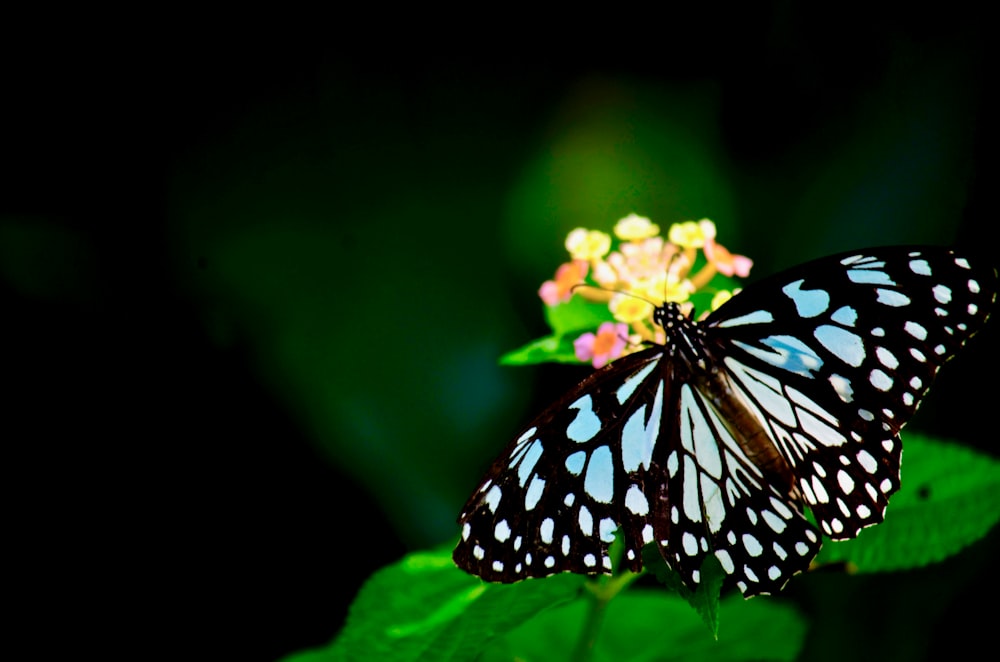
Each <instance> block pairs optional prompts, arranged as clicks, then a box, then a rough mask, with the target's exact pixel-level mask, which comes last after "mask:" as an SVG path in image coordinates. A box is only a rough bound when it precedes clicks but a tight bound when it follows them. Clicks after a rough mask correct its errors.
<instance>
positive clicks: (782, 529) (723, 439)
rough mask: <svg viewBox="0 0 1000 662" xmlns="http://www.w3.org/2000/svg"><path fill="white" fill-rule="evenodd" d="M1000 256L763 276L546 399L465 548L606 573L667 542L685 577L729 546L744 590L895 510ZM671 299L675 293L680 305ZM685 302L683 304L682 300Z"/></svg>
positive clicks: (520, 575) (485, 562) (538, 572)
mask: <svg viewBox="0 0 1000 662" xmlns="http://www.w3.org/2000/svg"><path fill="white" fill-rule="evenodd" d="M996 286H997V277H996V272H995V271H994V270H993V268H992V267H990V266H988V265H985V264H982V263H979V262H975V261H971V260H970V259H968V258H965V257H962V256H959V255H957V254H955V253H953V252H951V251H947V250H945V249H937V248H885V249H872V250H868V251H862V252H858V253H852V254H844V255H840V256H834V257H830V258H824V259H821V260H817V261H815V262H811V263H808V264H806V265H802V266H800V267H797V268H795V269H792V270H789V271H787V272H784V273H782V274H779V275H777V276H774V277H771V278H769V279H765V280H763V281H760V282H759V283H757V284H755V285H752V286H751V287H748V288H746V289H745V290H744V291H743V292H742V293H741V294H740V295H738V296H736V297H734V298H733V299H731V300H730V301H729V302H727V303H726V304H725V305H723V306H722V307H720V308H719V309H718V310H717V311H715V312H714V313H712V314H711V315H710V316H709V317H708V318H707V319H706V320H705V322H703V323H701V324H696V323H691V322H689V321H688V320H686V318H681V317H676V318H674V320H673V322H672V323H671V324H666V325H665V326H666V327H670V328H667V329H666V330H667V344H666V345H665V346H662V347H659V346H658V347H652V348H649V349H646V350H643V351H641V352H637V353H635V354H632V355H629V356H626V357H623V358H621V359H619V360H617V361H615V362H614V363H612V364H611V365H609V366H606V367H605V368H603V369H602V370H599V371H597V372H595V373H593V374H592V375H590V376H589V377H588V378H587V379H585V380H584V381H582V382H581V383H580V384H578V385H577V386H576V387H575V388H573V389H572V390H571V391H570V392H569V393H567V394H566V395H565V396H564V397H563V398H561V399H560V400H559V401H557V402H556V403H555V404H554V405H552V406H551V407H549V408H548V409H547V410H546V411H545V412H543V413H542V414H541V415H540V416H539V417H538V418H537V419H535V421H533V422H532V423H531V425H530V426H529V427H528V428H527V429H526V430H525V431H524V432H523V433H522V434H521V435H519V436H518V438H517V439H516V440H515V441H514V442H513V443H512V444H511V445H510V446H509V447H508V448H507V450H506V451H504V453H503V454H502V455H501V456H500V458H499V459H498V460H497V461H496V462H494V464H493V465H492V467H491V468H490V470H489V472H488V473H487V475H486V478H485V479H484V480H483V482H482V483H481V484H480V486H479V487H478V488H477V490H476V491H475V492H474V493H473V496H472V497H471V498H470V499H469V501H468V502H467V503H466V505H465V507H464V509H463V511H462V514H461V516H460V518H459V522H460V524H461V525H462V537H461V540H460V541H459V544H458V546H457V547H456V549H455V552H454V559H455V562H456V563H457V564H458V565H459V566H460V567H462V568H463V569H465V570H466V571H468V572H471V573H473V574H476V575H479V576H480V577H482V578H483V579H485V580H487V581H497V582H513V581H518V580H520V579H524V578H528V577H543V576H547V575H550V574H554V573H557V572H565V571H568V572H576V573H584V574H595V573H608V572H610V569H611V559H610V557H609V555H608V550H609V545H610V543H611V542H612V541H613V540H614V537H615V531H616V530H617V531H618V532H619V533H618V535H619V536H620V537H621V539H622V541H623V543H624V551H625V561H624V562H625V564H626V565H627V566H628V567H629V568H630V569H632V570H636V571H637V570H639V569H640V568H641V566H642V563H641V556H640V549H641V548H642V546H643V545H645V544H648V543H654V544H656V545H657V548H658V549H659V551H660V553H661V554H662V555H663V558H664V559H665V560H666V562H667V563H668V564H669V565H671V567H673V568H674V569H675V570H677V571H678V572H679V573H680V574H681V576H682V578H683V579H684V581H685V582H686V583H687V585H688V586H689V587H691V588H694V587H695V586H696V585H697V584H698V582H699V580H700V576H699V572H700V568H701V564H702V561H703V560H704V559H705V557H706V556H707V555H708V554H714V555H715V556H716V558H717V559H718V560H719V561H720V563H721V565H722V567H723V569H724V570H725V571H726V572H727V573H728V574H729V575H730V576H731V577H732V578H733V579H734V580H735V581H736V583H737V585H738V586H739V588H740V589H741V590H742V591H743V593H744V595H746V596H751V595H756V594H759V593H768V592H773V591H775V590H777V589H780V588H781V587H782V586H783V585H784V583H785V582H786V581H787V580H788V578H789V577H791V576H792V575H793V574H795V573H796V572H799V571H801V570H803V569H804V568H806V567H807V566H808V564H809V562H810V561H811V559H812V558H813V557H814V556H815V555H816V552H817V551H818V550H819V546H820V540H819V535H818V533H817V532H816V531H815V529H814V528H813V527H812V525H811V524H810V523H809V522H808V521H807V520H806V519H805V517H804V516H803V514H802V505H803V504H805V505H808V506H809V507H810V508H811V510H812V511H813V513H814V515H815V517H816V519H817V521H818V522H819V524H820V527H821V528H822V529H823V531H824V532H826V533H827V535H829V536H830V537H832V538H835V539H839V538H850V537H853V536H855V535H857V533H858V531H859V530H860V529H861V528H862V527H865V526H870V525H872V524H876V523H878V522H880V521H881V520H882V518H883V516H884V510H885V506H886V504H887V502H888V498H889V496H890V495H891V494H892V493H893V492H894V491H895V490H896V489H898V486H899V464H900V456H901V447H900V443H899V437H898V432H899V429H900V428H901V427H902V425H903V424H904V423H905V422H906V421H907V420H908V419H909V418H910V416H912V414H913V413H914V411H915V410H916V407H917V405H918V404H919V401H920V398H921V397H922V396H923V395H924V394H925V393H926V391H927V389H928V387H929V386H930V384H931V382H932V381H933V378H934V376H935V374H936V373H937V371H938V370H939V369H940V367H941V366H942V365H943V364H944V363H945V362H946V361H947V360H948V359H949V358H951V357H952V356H953V355H954V354H955V353H956V352H957V351H958V349H959V348H960V347H961V346H962V344H963V343H964V342H965V341H966V340H967V339H968V338H969V337H971V336H972V335H973V334H974V333H975V332H976V331H978V330H979V329H980V328H981V327H982V325H983V324H984V323H985V321H986V318H987V316H988V311H989V308H990V306H991V304H992V303H993V299H994V297H995V292H996ZM664 310H666V309H662V310H661V312H663V311H664ZM675 312H676V311H675Z"/></svg>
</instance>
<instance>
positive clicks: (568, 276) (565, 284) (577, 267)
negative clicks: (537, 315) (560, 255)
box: [538, 260, 587, 306]
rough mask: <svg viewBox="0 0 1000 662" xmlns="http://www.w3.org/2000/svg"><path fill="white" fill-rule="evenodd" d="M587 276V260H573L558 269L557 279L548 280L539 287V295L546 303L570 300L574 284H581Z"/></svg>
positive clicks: (551, 304)
mask: <svg viewBox="0 0 1000 662" xmlns="http://www.w3.org/2000/svg"><path fill="white" fill-rule="evenodd" d="M586 277H587V262H586V261H585V260H573V261H572V262H567V263H566V264H563V265H561V266H560V267H559V268H558V269H556V277H555V280H547V281H545V282H544V283H542V286H541V287H540V288H538V296H540V297H541V298H542V301H544V302H545V303H546V304H548V305H550V306H554V305H556V304H557V303H563V302H566V301H569V299H570V297H571V296H573V286H574V285H579V284H580V283H582V282H583V279H584V278H586Z"/></svg>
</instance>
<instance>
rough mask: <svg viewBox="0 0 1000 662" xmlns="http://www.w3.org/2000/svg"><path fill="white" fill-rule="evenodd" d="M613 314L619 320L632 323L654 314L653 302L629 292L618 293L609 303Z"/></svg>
mask: <svg viewBox="0 0 1000 662" xmlns="http://www.w3.org/2000/svg"><path fill="white" fill-rule="evenodd" d="M608 308H610V310H611V314H612V315H614V318H615V319H616V320H618V321H619V322H624V323H626V324H632V323H634V322H638V321H641V320H644V319H648V318H649V317H651V316H652V315H653V304H651V303H649V302H648V301H643V300H642V299H639V298H636V297H634V296H631V295H628V294H621V293H619V294H616V295H614V296H613V297H611V301H610V302H609V303H608Z"/></svg>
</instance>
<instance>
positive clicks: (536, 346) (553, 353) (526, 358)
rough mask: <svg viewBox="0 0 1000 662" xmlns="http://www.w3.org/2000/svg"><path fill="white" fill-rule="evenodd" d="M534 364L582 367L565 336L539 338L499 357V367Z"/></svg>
mask: <svg viewBox="0 0 1000 662" xmlns="http://www.w3.org/2000/svg"><path fill="white" fill-rule="evenodd" d="M535 363H575V364H577V365H582V364H581V363H580V359H578V358H576V350H574V349H573V341H572V340H570V339H569V338H568V337H566V336H546V337H544V338H539V339H538V340H533V341H531V342H530V343H528V344H527V345H524V346H523V347H519V348H518V349H515V350H511V351H509V352H507V353H506V354H504V355H503V356H501V357H500V365H532V364H535Z"/></svg>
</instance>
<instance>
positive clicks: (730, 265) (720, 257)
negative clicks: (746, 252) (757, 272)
mask: <svg viewBox="0 0 1000 662" xmlns="http://www.w3.org/2000/svg"><path fill="white" fill-rule="evenodd" d="M702 250H704V251H705V257H706V258H707V259H708V261H709V262H711V263H712V264H714V265H715V268H716V269H718V270H719V273H720V274H722V275H724V276H730V277H731V276H733V274H735V275H737V276H739V277H740V278H746V277H747V276H748V275H750V267H752V266H753V260H751V259H750V258H748V257H745V256H743V255H734V254H732V253H730V252H729V250H728V249H727V248H726V247H725V246H723V245H722V244H717V243H715V240H714V239H709V240H707V241H706V242H705V247H704V248H703V249H702Z"/></svg>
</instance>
